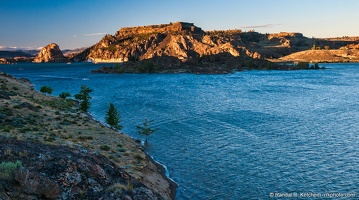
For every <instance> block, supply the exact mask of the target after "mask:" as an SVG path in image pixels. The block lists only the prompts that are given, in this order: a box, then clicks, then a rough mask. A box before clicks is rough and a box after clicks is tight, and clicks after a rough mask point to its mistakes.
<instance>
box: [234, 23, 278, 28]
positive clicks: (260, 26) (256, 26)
mask: <svg viewBox="0 0 359 200" xmlns="http://www.w3.org/2000/svg"><path fill="white" fill-rule="evenodd" d="M281 25H282V24H263V25H255V26H242V27H240V28H273V27H276V26H281Z"/></svg>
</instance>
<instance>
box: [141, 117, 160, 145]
mask: <svg viewBox="0 0 359 200" xmlns="http://www.w3.org/2000/svg"><path fill="white" fill-rule="evenodd" d="M152 122H153V120H150V121H147V119H145V121H144V122H143V124H142V126H136V128H137V129H138V133H139V134H140V135H145V136H146V141H145V143H147V141H148V136H150V135H151V134H152V133H154V132H156V131H157V130H158V129H153V128H151V127H150V124H151V123H152Z"/></svg>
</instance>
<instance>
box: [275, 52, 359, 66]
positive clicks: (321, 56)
mask: <svg viewBox="0 0 359 200" xmlns="http://www.w3.org/2000/svg"><path fill="white" fill-rule="evenodd" d="M272 61H274V62H288V61H292V62H293V61H294V62H314V63H320V62H359V49H339V50H307V51H301V52H297V53H293V54H290V55H288V56H284V57H282V58H279V59H277V60H272Z"/></svg>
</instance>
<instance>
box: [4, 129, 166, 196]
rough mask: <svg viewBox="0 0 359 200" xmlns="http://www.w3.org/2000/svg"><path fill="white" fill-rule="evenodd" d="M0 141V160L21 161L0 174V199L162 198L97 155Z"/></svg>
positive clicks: (47, 146) (106, 159)
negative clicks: (7, 174) (5, 173)
mask: <svg viewBox="0 0 359 200" xmlns="http://www.w3.org/2000/svg"><path fill="white" fill-rule="evenodd" d="M0 142H1V144H2V145H1V146H0V152H1V153H0V160H1V161H2V162H13V163H15V162H16V161H17V162H19V161H21V163H22V166H21V167H19V168H17V169H13V170H11V171H10V172H9V173H10V174H9V176H7V177H6V179H4V178H3V175H2V176H0V199H163V197H162V196H161V195H159V194H158V193H156V192H154V191H152V190H151V189H149V188H148V187H146V186H145V185H144V184H142V183H140V182H138V181H136V180H135V179H133V178H132V177H131V176H130V175H129V174H127V173H126V172H125V171H124V170H122V169H121V168H119V167H118V166H117V165H116V164H114V163H113V162H112V161H110V160H109V159H108V158H106V157H105V156H102V155H100V154H96V153H89V152H84V151H81V149H73V148H69V147H66V146H54V145H45V144H40V143H34V142H29V141H19V140H14V139H9V138H5V137H2V136H0Z"/></svg>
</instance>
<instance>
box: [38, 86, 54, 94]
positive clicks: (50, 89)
mask: <svg viewBox="0 0 359 200" xmlns="http://www.w3.org/2000/svg"><path fill="white" fill-rule="evenodd" d="M40 92H42V93H47V94H51V93H52V88H51V87H49V86H42V87H41V88H40Z"/></svg>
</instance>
